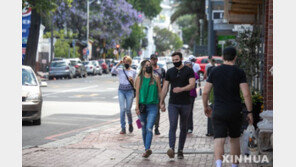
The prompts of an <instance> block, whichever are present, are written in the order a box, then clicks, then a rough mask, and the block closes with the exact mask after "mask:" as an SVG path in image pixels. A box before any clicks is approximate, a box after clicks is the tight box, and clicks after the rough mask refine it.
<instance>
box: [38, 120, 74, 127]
mask: <svg viewBox="0 0 296 167" xmlns="http://www.w3.org/2000/svg"><path fill="white" fill-rule="evenodd" d="M43 123H44V124H53V125H69V126H73V125H79V124H72V123H63V122H51V121H44V122H43Z"/></svg>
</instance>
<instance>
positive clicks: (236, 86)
mask: <svg viewBox="0 0 296 167" xmlns="http://www.w3.org/2000/svg"><path fill="white" fill-rule="evenodd" d="M223 60H224V62H223V64H222V65H221V66H218V67H215V68H213V69H212V71H211V74H210V75H209V77H208V79H207V82H206V85H205V87H204V91H203V97H202V99H203V106H204V112H205V115H206V116H207V117H212V122H213V128H214V139H215V140H214V151H215V160H216V165H217V167H220V166H222V160H223V157H222V155H223V154H224V144H225V139H226V137H227V136H229V137H230V154H231V155H232V156H235V155H237V156H239V155H240V142H239V137H240V128H241V124H242V115H241V111H242V104H241V98H240V89H241V91H242V93H243V96H244V100H245V104H246V107H247V110H248V120H249V124H250V125H251V124H253V115H252V100H251V93H250V90H249V86H248V84H247V81H246V75H245V72H244V71H243V70H241V69H239V68H238V67H237V66H235V65H234V64H235V60H236V50H235V48H233V47H228V48H225V50H224V52H223ZM212 87H213V88H214V107H213V113H212V110H211V108H210V107H209V105H208V100H209V94H210V91H211V89H212ZM233 159H234V157H233ZM237 164H238V161H235V162H233V164H232V165H233V166H237Z"/></svg>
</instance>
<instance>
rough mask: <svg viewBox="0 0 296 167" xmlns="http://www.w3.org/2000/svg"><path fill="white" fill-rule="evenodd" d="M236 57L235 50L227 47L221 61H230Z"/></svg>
mask: <svg viewBox="0 0 296 167" xmlns="http://www.w3.org/2000/svg"><path fill="white" fill-rule="evenodd" d="M235 56H236V49H235V48H234V47H232V46H229V47H227V48H225V49H224V51H223V59H224V60H225V61H232V60H234V58H235Z"/></svg>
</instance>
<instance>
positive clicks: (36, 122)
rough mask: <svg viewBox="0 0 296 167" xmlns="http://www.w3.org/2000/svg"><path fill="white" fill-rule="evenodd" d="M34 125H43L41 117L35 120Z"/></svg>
mask: <svg viewBox="0 0 296 167" xmlns="http://www.w3.org/2000/svg"><path fill="white" fill-rule="evenodd" d="M33 125H41V118H39V119H36V120H33Z"/></svg>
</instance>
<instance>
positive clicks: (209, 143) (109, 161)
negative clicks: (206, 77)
mask: <svg viewBox="0 0 296 167" xmlns="http://www.w3.org/2000/svg"><path fill="white" fill-rule="evenodd" d="M133 113H134V111H133ZM193 116H194V130H193V134H189V135H188V136H187V140H186V143H185V147H184V159H183V160H179V159H177V158H175V159H174V160H170V159H169V158H168V156H167V155H166V151H167V149H168V148H169V145H168V130H169V122H168V113H167V111H166V112H165V113H161V118H160V133H161V135H159V136H155V135H154V136H153V141H152V145H151V150H152V152H153V154H152V155H151V156H150V157H149V158H148V159H144V158H142V157H141V155H142V153H143V151H144V146H143V141H142V137H141V130H140V129H137V126H136V124H135V120H136V117H134V120H133V121H134V132H133V133H132V134H127V135H120V134H119V131H120V123H119V121H116V122H113V123H110V124H108V125H105V126H104V127H103V128H102V127H101V128H100V129H96V128H94V129H90V130H87V131H84V132H82V133H80V134H79V135H76V136H73V137H70V138H67V139H63V140H58V141H55V142H52V143H48V144H45V145H42V146H38V147H34V148H28V149H23V153H22V160H23V166H54V167H70V166H81V167H94V166H116V167H121V166H130V167H134V166H151V167H154V166H198V167H212V166H213V167H214V166H215V162H214V155H213V138H212V137H206V136H205V134H206V127H207V118H206V117H205V115H204V114H203V110H202V100H201V97H198V98H197V99H196V101H195V109H194V114H193ZM178 136H179V129H178V130H177V141H176V147H177V146H178ZM228 148H229V144H228V140H227V146H226V149H225V153H229V149H228ZM224 166H231V164H224ZM243 166H244V167H253V166H263V165H258V164H257V165H252V164H240V167H243ZM271 166H272V165H271Z"/></svg>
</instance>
